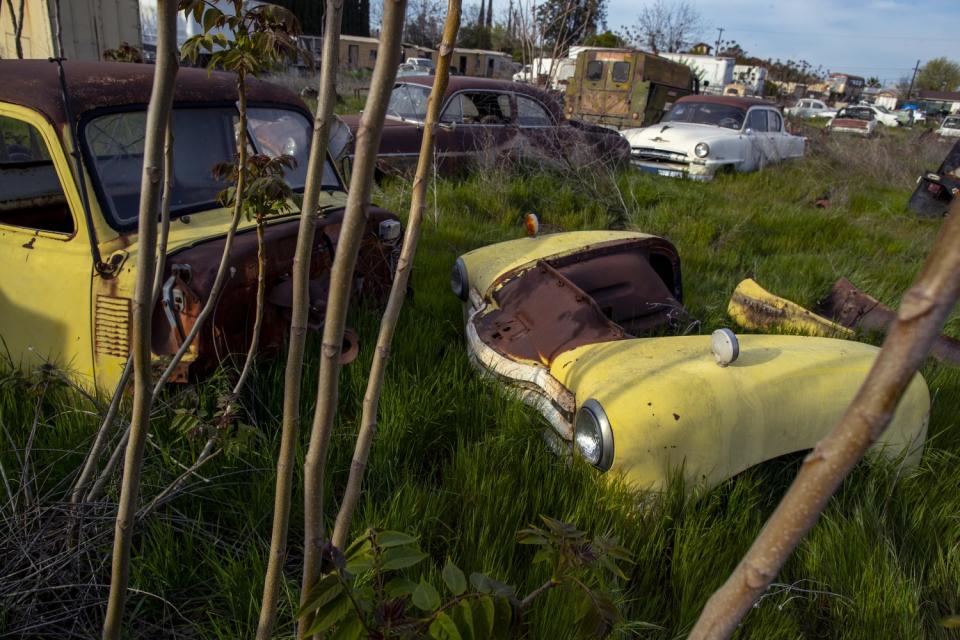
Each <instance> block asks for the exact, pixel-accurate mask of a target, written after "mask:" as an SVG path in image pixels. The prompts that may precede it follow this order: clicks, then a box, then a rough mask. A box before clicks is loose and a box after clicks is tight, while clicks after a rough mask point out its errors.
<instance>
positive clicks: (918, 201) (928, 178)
mask: <svg viewBox="0 0 960 640" xmlns="http://www.w3.org/2000/svg"><path fill="white" fill-rule="evenodd" d="M958 196H960V140H958V141H957V142H956V143H955V144H954V145H953V147H952V148H951V149H950V151H948V152H947V155H946V157H945V158H944V159H943V162H941V163H940V166H939V167H938V168H937V170H936V171H928V172H927V173H925V174H923V175H922V176H920V177H919V178H917V186H916V188H915V189H914V190H913V193H912V194H911V195H910V201H909V203H908V205H907V206H908V207H909V208H910V210H911V211H913V212H914V213H916V214H917V215H918V216H920V217H922V218H942V217H943V216H945V215H947V211H949V209H950V206H951V204H952V203H953V201H954V200H955V199H956V198H957V197H958Z"/></svg>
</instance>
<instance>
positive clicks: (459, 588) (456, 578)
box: [441, 558, 467, 596]
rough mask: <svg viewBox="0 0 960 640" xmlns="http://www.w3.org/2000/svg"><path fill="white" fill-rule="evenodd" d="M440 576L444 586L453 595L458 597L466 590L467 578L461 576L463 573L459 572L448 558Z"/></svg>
mask: <svg viewBox="0 0 960 640" xmlns="http://www.w3.org/2000/svg"><path fill="white" fill-rule="evenodd" d="M441 575H442V576H443V582H444V584H446V585H447V588H448V589H450V593H452V594H453V595H455V596H459V595H460V594H462V593H463V592H464V591H466V590H467V577H466V576H465V575H463V571H460V568H459V567H458V566H457V565H455V564H453V562H452V561H451V560H450V558H447V564H445V565H443V571H442V572H441Z"/></svg>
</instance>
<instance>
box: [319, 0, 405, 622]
mask: <svg viewBox="0 0 960 640" xmlns="http://www.w3.org/2000/svg"><path fill="white" fill-rule="evenodd" d="M406 5H407V3H406V0H387V1H386V2H385V3H384V7H383V25H382V28H381V31H380V51H381V55H380V56H379V57H378V58H377V63H376V66H375V68H374V71H373V78H372V80H371V83H370V93H369V95H368V97H367V104H366V107H365V109H364V111H363V116H362V117H361V119H360V128H359V130H358V131H357V140H356V154H355V162H354V167H353V172H352V175H351V178H350V192H349V194H348V195H347V207H346V212H345V213H344V217H343V224H342V226H341V230H340V238H339V240H338V241H337V252H336V255H335V257H334V260H333V269H332V271H331V275H330V294H329V296H328V298H327V312H326V318H325V320H324V326H323V342H322V344H321V352H320V380H319V383H318V385H317V410H316V413H315V414H314V416H313V425H312V431H311V433H310V446H309V448H308V449H307V457H306V461H305V463H304V550H303V551H304V559H303V584H302V590H301V598H302V597H303V595H304V594H305V593H306V592H307V591H308V590H309V588H310V587H311V586H312V585H313V583H314V582H315V581H316V579H317V576H318V575H319V574H320V552H321V548H322V547H323V543H324V537H325V536H324V524H323V479H324V473H325V466H326V460H327V446H328V445H329V443H330V431H331V430H332V428H333V419H334V415H335V413H336V408H337V384H338V381H339V377H340V359H339V358H340V349H341V346H342V344H343V331H344V328H345V324H346V319H347V307H348V305H349V302H350V291H351V288H352V283H353V272H354V267H355V266H356V263H357V253H358V252H359V249H360V242H361V240H362V239H363V233H364V228H365V227H366V222H367V207H368V206H369V203H370V189H371V187H372V185H373V175H374V168H375V163H376V159H377V151H378V147H379V146H380V133H381V131H382V130H383V119H384V116H385V115H386V111H387V103H388V102H389V100H390V93H391V92H392V90H393V83H394V81H395V80H396V76H397V65H398V64H399V63H400V56H401V43H400V40H401V36H402V33H403V17H404V13H405V11H406ZM309 625H310V621H309V620H308V619H307V618H304V619H303V620H301V632H300V633H301V635H302V629H304V628H307V627H309Z"/></svg>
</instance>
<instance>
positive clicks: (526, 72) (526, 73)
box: [513, 64, 534, 83]
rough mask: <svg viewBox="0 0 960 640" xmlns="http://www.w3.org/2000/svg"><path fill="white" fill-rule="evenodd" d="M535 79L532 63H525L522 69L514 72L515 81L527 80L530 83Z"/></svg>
mask: <svg viewBox="0 0 960 640" xmlns="http://www.w3.org/2000/svg"><path fill="white" fill-rule="evenodd" d="M533 79H534V78H533V65H532V64H525V65H523V67H522V68H521V69H520V71H517V72H516V73H515V74H513V81H514V82H527V83H530V82H533Z"/></svg>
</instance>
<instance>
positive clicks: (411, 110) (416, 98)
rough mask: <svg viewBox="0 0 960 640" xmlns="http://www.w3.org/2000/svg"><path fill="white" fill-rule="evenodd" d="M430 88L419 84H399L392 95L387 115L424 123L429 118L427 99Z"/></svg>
mask: <svg viewBox="0 0 960 640" xmlns="http://www.w3.org/2000/svg"><path fill="white" fill-rule="evenodd" d="M429 97H430V87H425V86H423V85H419V84H398V85H396V86H394V87H393V93H391V94H390V103H389V104H387V115H388V116H390V117H393V118H399V119H401V120H416V121H418V122H423V121H424V120H426V118H427V99H428V98H429Z"/></svg>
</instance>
